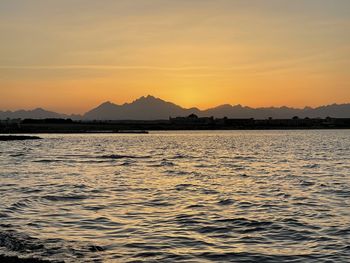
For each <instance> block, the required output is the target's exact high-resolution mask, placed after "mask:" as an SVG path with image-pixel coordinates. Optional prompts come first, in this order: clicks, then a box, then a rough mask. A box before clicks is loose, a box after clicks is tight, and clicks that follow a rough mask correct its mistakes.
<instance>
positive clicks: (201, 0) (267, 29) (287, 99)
mask: <svg viewBox="0 0 350 263" xmlns="http://www.w3.org/2000/svg"><path fill="white" fill-rule="evenodd" d="M0 36H1V41H0V110H15V109H33V108H36V107H43V108H45V109H49V110H55V111H59V112H63V113H83V112H86V111H87V110H89V109H91V108H92V107H95V106H97V105H98V104H100V103H102V102H104V101H112V102H115V103H118V104H122V103H125V102H131V101H133V100H135V99H136V98H138V97H140V96H143V95H148V94H150V95H153V96H156V97H160V98H162V99H164V100H167V101H171V102H174V103H176V104H178V105H181V106H183V107H192V106H196V107H199V108H201V109H205V108H210V107H213V106H217V105H220V104H226V103H228V104H242V105H246V106H251V107H261V106H282V105H287V106H292V107H304V106H319V105H324V104H333V103H347V102H350V86H349V82H350V72H349V71H350V70H349V69H350V1H349V0H293V1H290V0H263V1H262V0H215V1H213V0H176V1H174V0H117V1H115V0H94V1H93V0H59V1H58V0H57V1H47V0H1V1H0Z"/></svg>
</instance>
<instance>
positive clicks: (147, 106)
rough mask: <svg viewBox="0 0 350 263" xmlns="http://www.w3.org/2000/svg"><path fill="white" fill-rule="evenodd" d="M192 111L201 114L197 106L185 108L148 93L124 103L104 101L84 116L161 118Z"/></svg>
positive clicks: (114, 118) (90, 118)
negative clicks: (145, 95)
mask: <svg viewBox="0 0 350 263" xmlns="http://www.w3.org/2000/svg"><path fill="white" fill-rule="evenodd" d="M191 113H196V114H199V113H200V110H199V109H197V108H191V109H184V108H182V107H180V106H178V105H176V104H174V103H171V102H167V101H164V100H161V99H159V98H155V97H153V96H150V95H148V96H147V97H144V96H143V97H141V98H139V99H137V100H135V101H133V102H132V103H125V104H123V105H117V104H113V103H111V102H105V103H102V104H101V105H100V106H98V107H97V108H95V109H93V110H91V111H89V112H87V113H85V114H84V116H83V118H84V119H88V120H123V119H124V120H161V119H168V118H169V117H175V116H187V115H189V114H191Z"/></svg>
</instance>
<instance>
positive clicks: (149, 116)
mask: <svg viewBox="0 0 350 263" xmlns="http://www.w3.org/2000/svg"><path fill="white" fill-rule="evenodd" d="M192 113H194V114H196V115H197V116H199V117H210V116H213V117H215V118H223V117H228V118H255V119H266V118H270V117H271V118H274V119H290V118H293V117H294V116H298V117H300V118H306V117H309V118H326V117H333V118H350V104H332V105H326V106H320V107H317V108H311V107H305V108H303V109H297V108H290V107H286V106H283V107H262V108H252V107H247V106H242V105H230V104H224V105H220V106H218V107H214V108H210V109H207V110H199V109H198V108H188V109H187V108H183V107H181V106H179V105H176V104H174V103H171V102H168V101H164V100H162V99H159V98H156V97H153V96H150V95H148V96H146V97H145V96H143V97H140V98H138V99H136V100H135V101H133V102H131V103H124V104H122V105H118V104H114V103H112V102H109V101H107V102H104V103H102V104H101V105H99V106H98V107H96V108H94V109H92V110H90V111H88V112H87V113H85V114H84V115H82V116H81V115H66V114H60V113H56V112H52V111H47V110H44V109H41V108H37V109H35V110H29V111H25V110H19V111H0V119H7V118H10V119H16V118H21V119H26V118H32V119H44V118H72V119H82V120H166V119H168V118H169V117H178V116H188V115H190V114H192Z"/></svg>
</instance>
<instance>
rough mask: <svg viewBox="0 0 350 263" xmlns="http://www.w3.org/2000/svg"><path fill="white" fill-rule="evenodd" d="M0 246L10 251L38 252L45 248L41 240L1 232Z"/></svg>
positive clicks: (14, 233) (12, 232)
mask: <svg viewBox="0 0 350 263" xmlns="http://www.w3.org/2000/svg"><path fill="white" fill-rule="evenodd" d="M0 246H1V247H5V248H7V249H8V250H10V251H18V252H22V251H31V252H33V251H36V250H41V249H43V248H44V245H43V244H42V243H41V242H40V240H39V239H37V238H33V237H30V236H28V235H25V234H19V233H17V232H14V231H2V232H0Z"/></svg>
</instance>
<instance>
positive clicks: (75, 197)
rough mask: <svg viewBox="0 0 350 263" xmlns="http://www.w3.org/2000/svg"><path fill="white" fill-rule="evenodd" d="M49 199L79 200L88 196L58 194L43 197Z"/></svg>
mask: <svg viewBox="0 0 350 263" xmlns="http://www.w3.org/2000/svg"><path fill="white" fill-rule="evenodd" d="M43 198H44V199H47V200H49V201H63V202H65V201H79V200H84V199H87V198H89V196H87V195H66V196H58V195H47V196H44V197H43Z"/></svg>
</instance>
